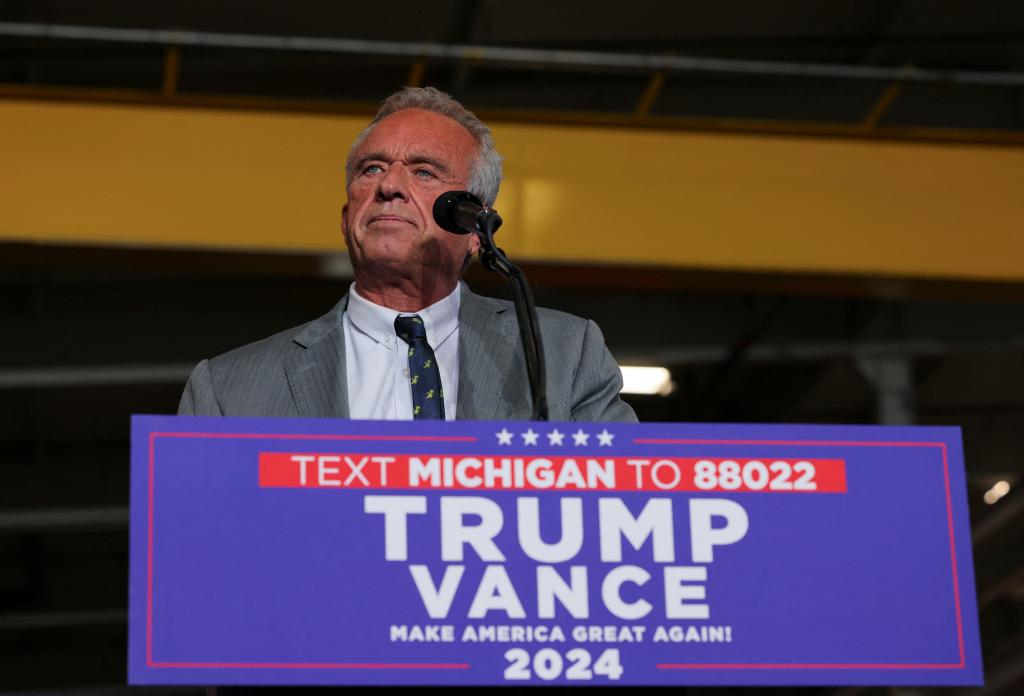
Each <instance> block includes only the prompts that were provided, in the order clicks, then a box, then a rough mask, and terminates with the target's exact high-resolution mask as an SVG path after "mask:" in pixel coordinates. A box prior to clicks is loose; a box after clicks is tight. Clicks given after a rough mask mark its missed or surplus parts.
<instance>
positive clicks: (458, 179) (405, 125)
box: [341, 109, 480, 282]
mask: <svg viewBox="0 0 1024 696" xmlns="http://www.w3.org/2000/svg"><path fill="white" fill-rule="evenodd" d="M476 154H477V145H476V142H475V141H474V140H473V137H472V136H471V135H470V134H469V132H468V131H466V130H465V129H464V128H463V127H462V126H460V125H459V124H458V123H456V122H455V121H453V120H452V119H450V118H448V117H446V116H442V115H440V114H436V113H433V112H430V111H421V110H419V109H407V110H404V111H399V112H397V113H394V114H391V115H390V116H388V117H387V118H385V119H383V120H381V121H380V122H379V123H378V124H377V125H376V126H375V127H374V128H373V130H371V131H370V133H369V134H368V135H367V136H366V139H365V140H363V142H362V143H361V144H360V145H359V147H358V148H357V150H356V151H355V153H354V157H353V162H354V170H353V173H352V174H351V176H350V179H349V182H348V202H347V203H346V204H345V207H344V208H342V213H341V226H342V231H343V232H344V234H345V243H346V244H347V245H348V249H349V253H350V254H351V255H352V263H353V266H354V267H355V269H356V271H357V274H358V273H359V272H364V273H369V274H373V276H374V277H375V278H381V277H382V276H397V277H400V278H409V279H414V280H419V279H421V278H423V277H424V276H425V275H437V276H439V280H440V279H445V281H447V282H450V281H451V280H452V279H454V278H457V277H458V274H459V270H460V269H461V268H462V264H463V262H464V260H465V258H466V255H467V254H469V253H475V252H476V250H477V248H478V247H479V245H480V242H479V240H478V239H477V238H476V235H456V234H452V233H451V232H446V231H445V230H442V229H441V228H440V227H438V226H437V225H436V224H435V223H434V216H433V206H434V201H435V200H436V199H437V197H438V196H439V195H441V194H442V193H444V192H445V191H451V190H464V189H465V188H466V183H467V181H468V179H469V170H470V165H471V164H472V162H473V161H474V159H475V158H476Z"/></svg>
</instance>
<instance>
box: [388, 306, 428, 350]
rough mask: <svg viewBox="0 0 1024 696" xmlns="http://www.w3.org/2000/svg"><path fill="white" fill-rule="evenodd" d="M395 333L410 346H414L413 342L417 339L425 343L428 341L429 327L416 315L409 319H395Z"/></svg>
mask: <svg viewBox="0 0 1024 696" xmlns="http://www.w3.org/2000/svg"><path fill="white" fill-rule="evenodd" d="M395 333H396V334H398V337H399V338H400V339H402V340H403V341H405V342H406V343H408V344H409V345H412V342H413V341H415V340H417V339H422V340H424V341H425V340H426V339H427V327H426V326H424V325H423V320H422V319H420V318H419V316H418V315H416V314H413V315H412V316H408V317H395Z"/></svg>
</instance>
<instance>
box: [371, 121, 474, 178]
mask: <svg viewBox="0 0 1024 696" xmlns="http://www.w3.org/2000/svg"><path fill="white" fill-rule="evenodd" d="M476 153H477V144H476V141H475V140H474V139H473V136H472V135H471V134H470V132H469V131H468V130H466V129H465V128H464V127H463V126H462V125H461V124H459V123H458V122H457V121H455V120H454V119H451V118H449V117H447V116H443V115H441V114H437V113H434V112H432V111H423V110H421V109H405V110H403V111H398V112H396V113H393V114H391V115H389V116H387V117H385V118H383V119H381V120H380V121H378V122H377V123H376V124H374V125H373V126H372V127H371V128H370V130H369V131H368V132H367V133H366V137H364V138H363V140H362V141H361V142H359V143H357V144H356V147H355V148H354V150H353V152H352V155H353V157H352V159H353V161H355V162H358V161H359V160H361V159H363V158H365V157H366V155H367V154H386V155H388V156H389V158H390V159H404V158H405V157H407V156H409V155H410V154H415V155H417V156H418V157H421V158H422V157H428V158H431V159H441V160H444V161H445V162H446V163H447V164H448V167H449V168H450V169H451V170H452V171H453V172H454V171H457V170H459V169H461V168H462V167H460V164H461V165H463V166H464V168H465V169H466V171H468V168H469V166H470V163H471V162H472V160H473V158H474V157H475V156H476Z"/></svg>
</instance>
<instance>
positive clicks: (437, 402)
mask: <svg viewBox="0 0 1024 696" xmlns="http://www.w3.org/2000/svg"><path fill="white" fill-rule="evenodd" d="M395 333H396V334H398V337H399V338H401V339H402V340H403V341H405V342H406V343H407V344H409V381H410V382H411V383H412V417H413V418H416V419H417V420H418V419H420V418H426V419H429V418H433V419H435V420H444V392H442V391H441V372H440V371H439V370H438V369H437V359H436V358H434V351H433V349H432V348H431V347H430V344H429V343H427V327H425V326H424V325H423V320H422V319H420V318H419V317H418V316H416V315H415V314H414V315H412V316H410V317H395Z"/></svg>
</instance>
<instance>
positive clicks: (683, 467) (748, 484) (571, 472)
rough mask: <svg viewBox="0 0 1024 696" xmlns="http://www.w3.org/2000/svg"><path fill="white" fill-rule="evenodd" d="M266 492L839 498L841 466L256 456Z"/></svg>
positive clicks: (770, 461)
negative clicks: (693, 493) (663, 493)
mask: <svg viewBox="0 0 1024 696" xmlns="http://www.w3.org/2000/svg"><path fill="white" fill-rule="evenodd" d="M259 485H260V486H261V487H265V488H337V489H428V490H430V489H451V490H473V489H481V490H557V491H566V490H579V491H586V490H590V491H666V492H668V491H708V492H717V493H721V492H744V493H845V492H846V463H845V461H844V460H842V459H775V458H771V457H766V458H762V459H754V458H750V457H738V458H732V459H730V458H723V457H713V458H711V457H708V458H699V457H685V458H666V457H660V458H657V457H652V458H647V459H645V458H638V457H557V456H550V457H548V456H543V457H518V456H492V455H461V454H460V455H437V454H430V455H410V454H387V455H385V454H374V455H367V454H344V453H334V452H330V453H320V452H261V453H260V455H259Z"/></svg>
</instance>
